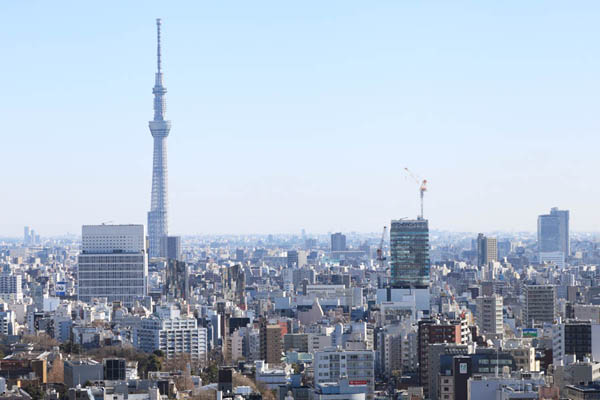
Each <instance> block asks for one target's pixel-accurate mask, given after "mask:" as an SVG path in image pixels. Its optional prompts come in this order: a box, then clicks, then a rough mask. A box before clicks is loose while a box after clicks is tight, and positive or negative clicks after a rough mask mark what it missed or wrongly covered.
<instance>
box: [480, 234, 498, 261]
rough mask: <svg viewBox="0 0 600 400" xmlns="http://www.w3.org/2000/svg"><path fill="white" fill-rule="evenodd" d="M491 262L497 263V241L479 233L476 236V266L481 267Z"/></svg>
mask: <svg viewBox="0 0 600 400" xmlns="http://www.w3.org/2000/svg"><path fill="white" fill-rule="evenodd" d="M491 261H498V240H497V239H496V238H490V237H487V236H485V235H484V234H483V233H480V234H479V235H477V265H478V266H480V267H481V266H484V265H488V264H489V263H490V262H491Z"/></svg>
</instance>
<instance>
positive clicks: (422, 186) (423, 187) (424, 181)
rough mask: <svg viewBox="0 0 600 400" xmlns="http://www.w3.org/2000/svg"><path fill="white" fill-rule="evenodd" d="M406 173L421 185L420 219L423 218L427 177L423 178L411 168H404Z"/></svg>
mask: <svg viewBox="0 0 600 400" xmlns="http://www.w3.org/2000/svg"><path fill="white" fill-rule="evenodd" d="M404 170H405V171H406V173H408V175H409V176H410V177H411V178H412V179H413V180H414V181H415V182H417V185H419V195H420V198H421V214H420V215H419V219H423V197H424V195H425V192H426V191H427V179H421V178H419V177H418V176H417V175H415V174H413V173H412V172H411V170H410V169H408V168H404Z"/></svg>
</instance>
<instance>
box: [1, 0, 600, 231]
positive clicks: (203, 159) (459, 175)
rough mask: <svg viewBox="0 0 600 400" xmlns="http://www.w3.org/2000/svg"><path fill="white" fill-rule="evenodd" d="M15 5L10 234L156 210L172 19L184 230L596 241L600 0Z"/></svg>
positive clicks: (173, 194) (179, 211)
mask: <svg viewBox="0 0 600 400" xmlns="http://www.w3.org/2000/svg"><path fill="white" fill-rule="evenodd" d="M577 5H578V6H579V8H576V7H575V5H573V4H570V3H563V2H559V1H548V2H544V3H535V4H534V3H523V2H518V1H508V2H503V3H498V4H492V3H483V4H482V3H476V2H469V3H461V4H457V3H452V4H450V3H446V2H433V3H427V4H425V3H400V2H394V1H382V2H377V3H364V2H358V1H333V2H327V3H322V2H314V1H308V2H302V3H281V2H275V1H266V2H261V3H246V2H234V3H227V4H222V3H208V2H207V3H204V2H202V3H199V2H182V3H177V4H172V3H169V4H166V3H164V4H163V3H162V2H158V1H149V2H144V3H141V2H140V3H135V4H133V3H127V4H122V3H120V2H116V1H108V2H103V3H102V4H88V3H85V4H84V3H66V2H64V3H63V2H60V1H58V2H51V3H43V2H38V3H35V5H31V4H28V3H24V2H12V3H11V2H6V3H3V4H1V5H0V12H2V15H3V16H4V19H3V21H4V23H3V24H2V26H0V34H2V36H3V37H4V40H3V41H2V43H1V44H0V51H1V53H2V54H3V58H4V59H5V62H3V63H2V67H0V68H1V71H2V73H3V76H4V78H5V79H4V81H3V90H4V96H2V97H0V106H1V107H2V109H3V111H4V117H5V118H4V124H3V128H4V131H5V135H4V137H5V142H8V145H7V146H6V147H5V151H4V152H3V157H1V158H0V168H2V170H4V171H6V172H5V177H4V178H5V179H4V181H3V185H2V187H3V192H2V195H3V196H2V197H3V207H2V211H1V214H0V221H2V224H1V226H0V236H4V237H20V236H22V233H23V226H25V225H28V226H31V227H32V228H34V229H36V231H38V232H39V233H40V234H41V235H42V236H46V237H47V236H57V235H62V234H65V233H66V232H71V233H73V234H76V235H77V234H79V233H80V232H81V225H84V224H95V223H102V222H108V221H113V222H114V223H141V224H144V225H146V218H147V215H146V213H147V212H148V210H149V207H150V186H151V172H152V137H151V135H150V131H149V130H148V121H149V120H150V119H152V86H153V83H154V71H155V65H156V64H155V47H156V42H155V18H157V17H160V18H162V19H163V67H164V73H165V86H166V88H167V89H168V93H167V118H168V119H169V120H171V121H172V124H173V127H172V129H171V134H170V136H169V138H168V162H169V184H170V187H169V212H170V218H169V219H170V224H169V233H170V234H172V235H190V234H192V235H193V234H223V233H228V234H236V233H239V234H246V233H251V232H256V231H260V232H264V233H269V232H273V233H276V232H278V231H279V232H290V233H294V232H300V230H301V229H303V228H304V229H306V230H307V232H310V231H315V232H323V233H324V232H335V231H342V232H351V231H357V232H378V231H380V230H381V229H382V227H383V225H389V221H390V220H391V219H397V218H400V217H410V218H413V217H416V215H417V212H418V204H419V202H418V186H417V184H416V183H414V182H413V181H411V180H410V179H408V178H407V177H406V176H405V173H404V171H403V169H404V167H409V168H410V169H411V170H413V171H414V172H415V173H417V174H419V175H420V176H421V177H423V178H427V179H428V181H429V191H428V192H427V193H426V195H425V217H426V218H427V219H429V221H430V227H431V228H432V229H439V230H447V231H454V232H493V231H507V232H508V231H513V232H519V231H523V232H535V229H536V221H537V216H538V215H539V214H545V213H548V212H549V210H550V208H551V207H559V208H561V209H568V210H570V211H571V230H572V231H573V232H578V231H579V232H587V233H594V232H597V231H600V229H599V228H598V226H599V222H600V215H598V213H597V212H596V207H597V206H596V203H597V202H598V201H597V200H598V199H599V198H600V189H599V187H598V185H594V184H593V182H594V180H595V178H596V174H595V173H594V171H595V170H596V167H597V162H596V161H595V160H596V158H597V155H596V154H595V153H596V149H597V148H598V147H599V145H600V139H599V135H598V133H597V132H598V131H599V129H600V121H599V119H598V118H597V115H598V112H597V103H598V100H597V98H598V93H600V90H599V89H600V82H599V79H598V71H599V70H600V55H599V52H598V51H597V50H596V49H597V47H598V46H597V43H596V40H595V39H596V38H597V37H598V33H599V31H600V27H599V26H598V24H597V18H596V16H597V15H598V13H597V12H598V11H600V4H599V3H596V2H591V1H584V2H580V3H577Z"/></svg>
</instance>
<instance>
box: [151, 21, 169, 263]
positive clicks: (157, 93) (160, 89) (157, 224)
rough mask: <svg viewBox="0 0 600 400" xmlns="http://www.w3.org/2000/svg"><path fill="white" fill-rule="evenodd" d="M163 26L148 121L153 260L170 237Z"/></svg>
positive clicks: (167, 125) (157, 23) (167, 122)
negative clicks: (151, 146) (151, 115)
mask: <svg viewBox="0 0 600 400" xmlns="http://www.w3.org/2000/svg"><path fill="white" fill-rule="evenodd" d="M160 26H161V20H160V19H157V20H156V36H157V49H156V64H157V71H156V77H155V82H154V88H152V93H153V94H154V120H152V121H150V122H149V126H150V132H151V133H152V137H153V138H154V158H153V160H152V201H151V205H150V211H149V212H148V237H149V239H150V250H149V256H150V257H161V256H162V254H161V253H162V252H161V240H163V239H162V238H164V237H166V236H167V235H168V230H169V226H168V225H169V224H168V214H167V207H168V177H167V136H169V131H170V130H171V121H166V120H165V111H166V108H167V107H166V101H165V94H166V93H167V89H166V88H165V87H164V86H163V73H162V69H161V60H160Z"/></svg>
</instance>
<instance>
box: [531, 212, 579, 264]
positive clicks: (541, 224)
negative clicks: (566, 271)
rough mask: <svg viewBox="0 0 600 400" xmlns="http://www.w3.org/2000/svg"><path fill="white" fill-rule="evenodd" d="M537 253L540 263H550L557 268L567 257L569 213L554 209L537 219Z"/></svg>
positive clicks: (569, 247)
mask: <svg viewBox="0 0 600 400" xmlns="http://www.w3.org/2000/svg"><path fill="white" fill-rule="evenodd" d="M538 251H539V256H540V263H542V262H546V261H551V262H555V263H556V264H558V265H559V266H562V265H564V260H565V258H566V257H568V256H569V253H570V251H571V245H570V241H569V211H568V210H559V209H558V208H556V207H554V208H552V209H551V210H550V214H545V215H540V216H539V217H538Z"/></svg>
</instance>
